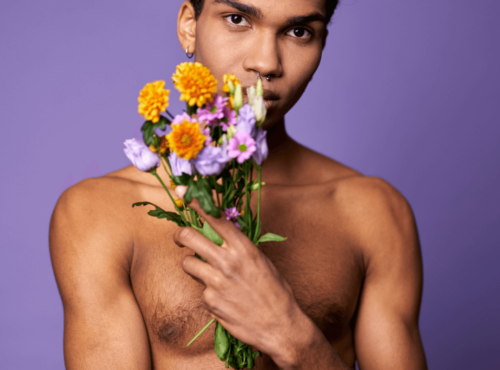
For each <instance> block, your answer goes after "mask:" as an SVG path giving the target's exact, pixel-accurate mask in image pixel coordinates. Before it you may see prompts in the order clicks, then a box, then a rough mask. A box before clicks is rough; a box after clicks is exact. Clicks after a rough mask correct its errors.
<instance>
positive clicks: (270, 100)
mask: <svg viewBox="0 0 500 370" xmlns="http://www.w3.org/2000/svg"><path fill="white" fill-rule="evenodd" d="M242 90H243V104H247V103H248V96H247V89H246V88H243V89H242ZM279 99H280V97H279V95H278V94H276V93H275V92H274V91H271V90H264V104H265V105H266V110H269V108H272V107H273V106H274V105H276V102H277V101H278V100H279Z"/></svg>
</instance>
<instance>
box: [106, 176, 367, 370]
mask: <svg viewBox="0 0 500 370" xmlns="http://www.w3.org/2000/svg"><path fill="white" fill-rule="evenodd" d="M132 170H133V169H132ZM352 172H353V173H351V174H354V175H355V173H354V171H352ZM127 173H128V172H127V171H125V172H124V174H121V173H118V176H117V177H118V178H120V177H122V176H124V178H127ZM348 173H349V172H348ZM146 175H147V174H146ZM112 176H113V175H112ZM148 176H149V175H148ZM342 181H343V179H342V178H340V179H333V180H331V181H327V182H325V183H322V184H318V185H302V186H284V185H271V184H269V185H266V186H264V188H263V190H262V212H261V219H262V224H263V233H266V232H273V233H276V234H279V235H282V236H286V237H287V238H288V239H287V240H286V241H284V242H280V243H272V242H269V243H262V244H261V246H260V247H259V248H261V250H262V251H263V252H264V253H265V254H266V256H267V257H268V258H269V259H270V260H271V261H272V262H273V264H274V265H275V266H276V268H277V269H278V270H279V272H280V273H281V274H282V275H283V277H284V278H285V280H286V281H287V282H288V283H289V284H290V286H291V288H292V289H293V292H294V295H295V297H296V300H297V302H298V304H299V306H300V307H301V308H302V310H303V311H304V312H305V313H306V314H307V315H308V316H309V317H310V318H311V319H312V320H313V321H314V322H315V323H316V325H317V326H318V327H319V328H320V329H321V330H322V332H323V333H324V335H325V337H326V338H327V339H328V341H329V342H330V343H331V344H332V346H333V348H334V349H335V350H336V351H337V353H338V354H339V355H340V356H341V357H342V359H343V360H344V361H345V362H346V363H347V364H348V365H349V366H354V361H355V353H354V343H353V325H354V319H355V312H356V307H357V303H358V297H359V294H360V290H361V285H362V282H363V277H364V272H365V271H364V265H363V255H362V253H361V250H360V248H359V246H358V245H356V243H355V241H354V240H353V238H352V236H351V235H352V232H351V227H350V226H349V225H348V224H347V223H346V221H345V219H344V217H343V215H342V209H343V208H345V207H344V206H342V205H341V204H342V199H339V184H340V183H341V182H342ZM127 188H128V190H127V191H123V192H122V194H126V195H124V196H122V197H121V198H122V199H121V201H122V202H129V203H130V204H132V203H134V202H138V201H150V202H152V203H155V204H158V205H159V206H160V207H162V208H164V209H166V210H167V209H168V210H173V207H172V206H171V205H170V201H169V200H168V197H167V195H166V194H165V192H164V191H163V190H162V189H161V188H159V187H152V186H137V184H135V185H128V186H127ZM131 190H132V191H131ZM340 196H341V195H340ZM336 206H337V207H336ZM129 212H131V214H130V217H129V218H128V220H129V221H128V222H129V223H130V232H131V234H132V239H133V253H132V254H131V261H130V266H129V267H128V268H129V269H130V279H131V284H132V288H133V291H134V294H135V296H136V299H137V302H138V305H139V307H140V309H141V312H142V315H143V317H144V322H145V325H146V327H147V332H148V335H149V341H150V346H151V352H152V357H153V364H154V366H155V368H158V369H193V368H202V369H212V368H213V369H222V368H224V364H223V363H222V362H220V361H219V360H218V358H217V357H216V355H215V353H214V350H213V333H214V326H212V327H211V328H210V329H209V330H207V331H206V332H205V333H204V334H203V335H202V336H200V337H199V338H198V339H197V340H196V341H195V342H194V343H193V344H192V345H191V346H190V347H186V344H187V343H188V342H189V341H190V340H191V339H192V337H194V335H195V334H196V333H197V332H198V331H199V330H201V328H203V327H204V326H205V324H206V323H207V322H208V321H210V319H211V316H210V315H209V314H208V312H207V311H206V310H205V309H204V307H203V303H202V300H201V294H202V291H203V289H204V287H203V285H201V284H199V283H198V282H197V281H195V280H193V279H192V278H191V277H189V276H188V275H186V274H185V273H184V271H183V270H182V268H181V261H182V258H183V257H184V256H186V255H188V254H193V252H192V251H190V250H188V249H185V248H179V247H178V246H177V245H175V244H174V243H173V241H172V234H173V232H174V231H175V229H176V227H177V226H176V225H175V224H173V223H171V222H167V221H166V220H158V219H156V218H153V217H150V216H148V215H147V209H145V208H142V207H140V208H133V209H132V208H131V207H130V208H129ZM256 368H257V369H259V368H260V369H272V368H275V365H274V364H273V363H272V361H270V359H269V358H268V357H267V356H265V355H264V357H262V358H259V359H258V360H257V367H256Z"/></svg>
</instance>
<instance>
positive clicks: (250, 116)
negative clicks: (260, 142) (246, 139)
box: [236, 104, 255, 137]
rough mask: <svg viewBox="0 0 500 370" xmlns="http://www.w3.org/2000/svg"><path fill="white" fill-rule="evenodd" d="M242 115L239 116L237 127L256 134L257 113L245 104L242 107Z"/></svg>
mask: <svg viewBox="0 0 500 370" xmlns="http://www.w3.org/2000/svg"><path fill="white" fill-rule="evenodd" d="M239 113H240V116H239V117H238V124H237V125H236V129H237V130H238V132H246V133H247V134H249V135H250V136H252V137H253V136H254V135H255V113H254V111H253V109H252V107H251V106H250V105H248V104H245V105H244V106H243V107H241V108H240V112H239Z"/></svg>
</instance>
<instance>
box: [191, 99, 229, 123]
mask: <svg viewBox="0 0 500 370" xmlns="http://www.w3.org/2000/svg"><path fill="white" fill-rule="evenodd" d="M227 101H228V98H223V97H222V96H220V95H216V96H215V99H214V101H213V102H211V103H209V104H207V106H206V107H205V108H201V109H198V112H197V114H198V120H199V121H200V122H206V123H207V125H209V126H215V125H216V124H217V120H220V119H222V118H223V117H224V108H225V107H226V103H227Z"/></svg>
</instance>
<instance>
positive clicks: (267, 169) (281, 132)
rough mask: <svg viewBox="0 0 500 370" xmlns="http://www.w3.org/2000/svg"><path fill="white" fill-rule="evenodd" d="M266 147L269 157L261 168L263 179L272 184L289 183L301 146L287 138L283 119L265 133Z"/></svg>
mask: <svg viewBox="0 0 500 370" xmlns="http://www.w3.org/2000/svg"><path fill="white" fill-rule="evenodd" d="M267 145H268V147H269V156H268V158H267V160H266V161H265V162H264V166H263V167H262V177H263V179H265V181H266V182H268V183H273V184H283V183H289V182H290V181H291V180H292V177H293V175H292V174H293V172H294V171H293V168H294V164H295V162H296V158H297V156H298V155H300V149H301V146H300V145H299V144H297V143H296V142H295V141H294V140H293V139H292V138H291V137H290V136H288V134H287V132H286V129H285V119H284V118H283V119H281V121H279V122H278V123H277V124H275V125H274V126H273V127H271V128H270V129H269V130H268V131H267Z"/></svg>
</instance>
